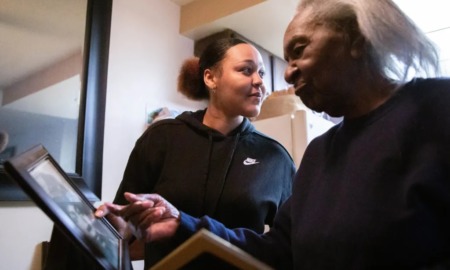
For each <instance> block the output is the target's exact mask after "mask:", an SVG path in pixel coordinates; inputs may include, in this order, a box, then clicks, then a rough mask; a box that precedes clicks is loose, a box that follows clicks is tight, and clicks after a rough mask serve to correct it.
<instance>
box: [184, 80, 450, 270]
mask: <svg viewBox="0 0 450 270" xmlns="http://www.w3.org/2000/svg"><path fill="white" fill-rule="evenodd" d="M199 227H207V228H209V229H210V230H212V231H213V232H215V233H216V234H218V235H220V236H222V237H223V238H225V239H228V240H230V241H231V242H232V243H234V244H236V245H238V246H240V247H242V248H244V249H246V250H248V251H249V252H250V253H252V254H254V255H255V256H257V257H258V258H260V259H262V260H264V261H266V262H268V263H269V264H271V265H273V266H274V267H275V268H277V269H314V270H317V269H438V268H431V267H437V266H439V267H442V268H439V269H450V80H448V79H428V80H422V79H416V80H413V81H412V82H410V83H408V84H407V85H405V86H404V87H403V88H402V89H401V90H399V91H398V92H397V93H396V94H395V95H394V96H393V97H392V98H391V99H390V100H389V101H387V102H386V103H385V104H383V105H382V106H381V107H379V108H377V109H376V110H374V111H372V112H371V113H369V114H368V115H366V116H363V117H361V118H359V119H353V120H348V119H346V120H344V121H343V122H342V123H341V124H339V125H337V126H335V127H333V128H332V129H331V130H329V131H328V132H327V133H325V134H324V135H323V136H321V137H319V138H316V139H315V140H313V141H312V142H311V143H310V145H309V146H308V148H307V150H306V152H305V155H304V156H303V160H302V163H301V165H300V168H299V171H298V172H297V175H296V179H295V182H294V187H293V194H292V197H291V198H290V199H289V200H288V201H287V202H286V203H285V205H283V207H282V208H281V210H280V211H279V212H278V214H277V217H276V218H275V224H274V226H273V228H272V230H271V231H270V232H269V233H268V234H266V235H265V236H262V237H261V236H259V235H257V234H255V233H252V232H249V231H246V230H235V231H230V230H226V229H225V228H224V227H222V225H220V224H218V223H216V222H214V221H213V220H211V219H209V218H207V217H204V218H202V219H201V220H197V219H194V218H192V217H189V216H188V215H186V214H184V213H183V214H182V222H181V227H180V229H179V230H178V232H177V237H176V238H175V239H176V240H179V241H183V240H184V239H186V238H187V237H188V236H189V235H190V234H192V233H193V231H195V230H196V229H197V228H199Z"/></svg>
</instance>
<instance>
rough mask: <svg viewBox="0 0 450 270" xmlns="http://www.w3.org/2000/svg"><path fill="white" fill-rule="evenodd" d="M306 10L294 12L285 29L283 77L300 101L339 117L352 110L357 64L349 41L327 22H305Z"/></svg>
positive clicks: (319, 110) (314, 108)
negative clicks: (323, 23)
mask: <svg viewBox="0 0 450 270" xmlns="http://www.w3.org/2000/svg"><path fill="white" fill-rule="evenodd" d="M308 15H309V11H308V10H304V11H301V12H300V13H299V14H297V15H296V16H295V17H294V19H293V20H292V21H291V23H290V24H289V26H288V28H287V29H286V33H285V36H284V55H285V59H286V61H287V62H288V67H287V68H286V71H285V79H286V81H287V82H288V83H291V84H293V85H294V88H295V93H296V95H298V96H299V97H300V98H301V100H302V101H303V103H304V104H305V105H306V106H308V107H309V108H311V109H312V110H315V111H318V112H322V111H324V112H326V113H328V114H329V115H332V116H342V115H345V114H346V113H347V111H348V110H349V109H351V103H352V99H353V97H354V93H355V91H356V90H355V89H353V88H354V86H353V83H352V81H353V79H354V76H357V74H358V72H357V70H358V68H359V67H358V66H357V64H356V61H355V58H354V57H352V53H351V50H352V48H351V46H350V42H348V40H346V39H345V38H344V35H343V34H342V33H339V32H337V31H335V30H333V29H331V28H329V27H327V26H326V25H318V24H311V23H309V21H307V19H308Z"/></svg>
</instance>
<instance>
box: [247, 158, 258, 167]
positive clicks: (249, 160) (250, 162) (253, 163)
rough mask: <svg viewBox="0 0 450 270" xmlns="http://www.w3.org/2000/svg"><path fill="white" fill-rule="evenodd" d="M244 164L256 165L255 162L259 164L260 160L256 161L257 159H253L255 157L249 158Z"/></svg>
mask: <svg viewBox="0 0 450 270" xmlns="http://www.w3.org/2000/svg"><path fill="white" fill-rule="evenodd" d="M243 163H244V165H247V166H248V165H255V164H258V163H259V161H256V159H253V158H247V159H246V160H244V162H243Z"/></svg>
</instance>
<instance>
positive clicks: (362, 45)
mask: <svg viewBox="0 0 450 270" xmlns="http://www.w3.org/2000/svg"><path fill="white" fill-rule="evenodd" d="M365 50H366V39H365V38H364V37H363V36H361V35H358V36H357V37H356V38H355V39H354V40H353V41H352V44H351V48H350V55H351V56H352V57H353V58H355V59H358V58H361V56H362V55H364V52H365Z"/></svg>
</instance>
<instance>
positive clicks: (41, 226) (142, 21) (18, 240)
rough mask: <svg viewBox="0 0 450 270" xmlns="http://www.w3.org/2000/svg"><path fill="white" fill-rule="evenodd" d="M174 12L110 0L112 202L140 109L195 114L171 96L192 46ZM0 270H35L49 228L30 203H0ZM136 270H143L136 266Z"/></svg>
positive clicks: (142, 0) (141, 0) (108, 170)
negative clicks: (179, 70) (41, 245)
mask: <svg viewBox="0 0 450 270" xmlns="http://www.w3.org/2000/svg"><path fill="white" fill-rule="evenodd" d="M178 23H179V7H178V6H177V5H175V4H173V3H172V2H171V1H167V0H133V1H127V0H114V2H113V14H112V28H111V43H110V57H109V71H108V93H107V103H106V104H107V106H106V123H105V140H104V162H103V168H104V170H103V192H102V198H103V199H104V200H112V199H113V197H114V194H115V192H116V189H117V187H118V185H119V182H120V180H121V178H122V174H123V170H124V168H125V165H126V161H127V159H128V155H129V153H130V151H131V149H132V147H133V145H134V142H135V141H136V139H137V138H138V137H139V136H140V134H141V133H142V132H143V130H144V127H145V109H146V106H147V107H148V108H155V109H156V108H158V107H160V106H168V107H169V108H171V109H178V110H181V109H191V108H192V109H194V108H201V107H203V106H204V105H203V104H200V103H194V102H189V101H187V100H186V99H184V98H183V97H182V96H181V95H180V94H178V93H177V92H176V78H177V75H178V69H179V67H180V65H181V62H182V60H183V59H185V58H187V57H190V56H191V55H192V53H193V41H192V40H190V39H187V38H185V37H183V36H181V35H179V34H178ZM0 217H1V222H0V261H1V263H0V270H10V269H14V270H26V269H32V270H38V269H40V263H41V261H40V247H39V246H38V245H39V243H40V242H42V241H48V240H49V239H50V235H51V229H52V223H51V222H50V220H49V219H48V218H47V217H46V216H45V214H43V212H42V211H41V210H40V209H39V208H37V207H35V206H34V204H33V203H31V202H26V203H23V202H22V203H17V202H1V203H0ZM135 266H136V267H135V269H142V267H141V264H140V263H138V264H135Z"/></svg>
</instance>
